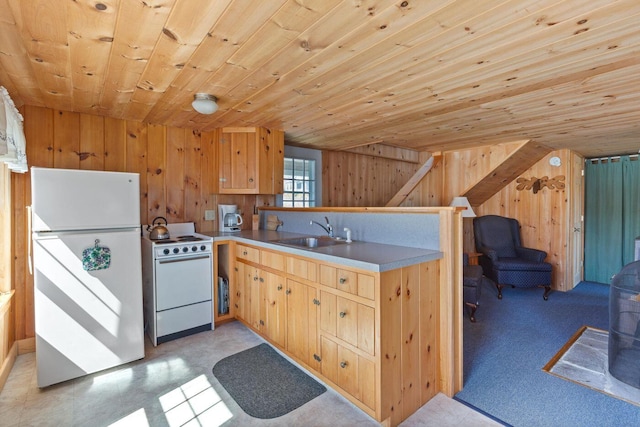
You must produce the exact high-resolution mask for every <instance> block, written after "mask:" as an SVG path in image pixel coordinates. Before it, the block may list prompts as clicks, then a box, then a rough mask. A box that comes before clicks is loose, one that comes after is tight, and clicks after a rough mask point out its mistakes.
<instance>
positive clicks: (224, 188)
mask: <svg viewBox="0 0 640 427" xmlns="http://www.w3.org/2000/svg"><path fill="white" fill-rule="evenodd" d="M251 129H253V131H251ZM235 130H236V129H226V128H223V131H222V134H221V137H220V144H218V150H219V156H218V159H219V170H220V185H219V191H220V193H223V194H225V193H226V194H233V193H249V194H255V193H257V181H258V177H257V171H258V165H257V155H258V147H257V145H256V139H257V133H256V130H255V128H247V129H241V131H235Z"/></svg>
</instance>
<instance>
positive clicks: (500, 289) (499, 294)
mask: <svg viewBox="0 0 640 427" xmlns="http://www.w3.org/2000/svg"><path fill="white" fill-rule="evenodd" d="M496 287H497V288H498V299H502V288H504V285H501V284H500V283H497V284H496Z"/></svg>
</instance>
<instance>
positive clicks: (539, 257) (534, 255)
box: [516, 247, 547, 262]
mask: <svg viewBox="0 0 640 427" xmlns="http://www.w3.org/2000/svg"><path fill="white" fill-rule="evenodd" d="M516 253H517V254H518V257H519V258H524V259H526V260H528V261H535V262H543V261H544V259H545V258H546V257H547V253H546V252H545V251H541V250H538V249H532V248H523V247H519V248H516Z"/></svg>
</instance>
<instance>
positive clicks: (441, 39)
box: [0, 0, 640, 157]
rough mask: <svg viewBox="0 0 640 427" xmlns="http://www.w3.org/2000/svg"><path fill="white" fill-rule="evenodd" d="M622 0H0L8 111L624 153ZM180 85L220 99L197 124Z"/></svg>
mask: <svg viewBox="0 0 640 427" xmlns="http://www.w3.org/2000/svg"><path fill="white" fill-rule="evenodd" d="M639 22H640V2H638V1H637V0H623V1H612V0H589V1H584V0H511V1H500V0H493V1H491V0H473V1H470V0H448V1H447V0H405V1H403V0H395V1H389V0H377V1H373V0H370V1H366V0H360V1H358V0H349V1H337V0H269V1H255V0H216V1H211V0H145V1H139V0H136V1H134V0H120V1H119V0H102V1H95V0H94V1H87V0H74V1H70V0H65V1H63V0H0V84H1V85H3V86H5V87H6V88H7V89H8V90H9V92H10V94H11V96H12V97H13V98H14V100H15V101H16V103H17V104H19V105H20V104H28V105H35V106H45V107H49V108H54V109H61V110H70V111H77V112H83V113H90V114H99V115H105V116H112V117H116V118H124V119H131V120H139V121H144V122H149V123H157V124H165V125H170V126H178V127H187V128H197V129H202V130H208V129H212V128H216V127H222V126H267V127H277V128H281V129H284V130H285V132H286V140H287V141H288V143H291V144H296V145H300V146H307V147H313V148H320V149H345V148H352V147H357V146H362V145H366V144H371V143H384V144H388V145H393V146H398V147H405V148H411V149H415V150H427V151H440V150H453V149H462V148H468V147H472V146H476V145H486V144H492V143H500V142H508V141H516V140H523V139H530V140H533V141H536V142H537V143H540V144H544V145H546V146H547V147H551V148H556V149H558V148H570V149H573V150H575V151H577V152H579V153H581V154H583V155H585V156H586V157H596V156H603V155H607V154H628V153H637V152H638V150H639V149H640V141H639V132H640V129H639V126H640V125H639V123H640V91H639V90H638V88H640V26H639V25H638V23H639ZM196 92H206V93H211V94H213V95H215V96H217V97H218V98H219V105H220V110H219V111H218V112H216V113H215V114H213V115H210V116H205V115H200V114H197V113H195V112H194V111H193V109H192V108H191V106H190V103H191V101H192V99H193V95H194V94H195V93H196Z"/></svg>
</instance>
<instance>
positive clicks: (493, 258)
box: [477, 246, 498, 262]
mask: <svg viewBox="0 0 640 427" xmlns="http://www.w3.org/2000/svg"><path fill="white" fill-rule="evenodd" d="M477 249H478V252H481V253H483V254H484V255H486V256H487V257H488V258H489V259H490V260H491V261H492V262H496V261H498V253H497V252H496V251H494V250H493V249H489V248H487V247H485V246H482V247H480V248H477Z"/></svg>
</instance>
